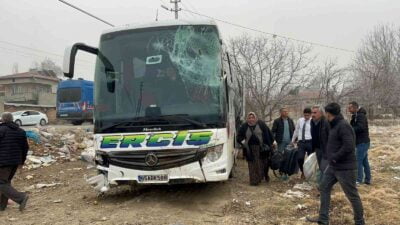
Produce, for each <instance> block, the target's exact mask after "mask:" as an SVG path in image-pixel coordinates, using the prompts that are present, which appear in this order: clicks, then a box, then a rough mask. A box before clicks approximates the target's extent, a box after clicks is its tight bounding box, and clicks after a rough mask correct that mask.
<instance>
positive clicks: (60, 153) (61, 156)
mask: <svg viewBox="0 0 400 225" xmlns="http://www.w3.org/2000/svg"><path fill="white" fill-rule="evenodd" d="M27 132H29V133H30V134H32V133H35V134H36V136H37V137H39V138H28V142H29V152H28V156H27V160H26V163H25V167H26V168H27V169H35V168H39V167H43V166H44V167H46V166H50V165H52V164H54V163H56V162H59V163H62V162H67V161H75V160H77V159H79V158H80V157H81V154H82V156H86V158H88V157H89V156H92V155H93V157H94V147H93V145H94V141H93V133H92V132H90V131H88V130H84V129H81V128H75V129H56V128H55V127H50V126H48V127H35V128H31V129H29V130H27ZM28 137H29V136H28ZM93 157H92V158H93Z"/></svg>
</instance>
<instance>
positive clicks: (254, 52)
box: [229, 35, 315, 120]
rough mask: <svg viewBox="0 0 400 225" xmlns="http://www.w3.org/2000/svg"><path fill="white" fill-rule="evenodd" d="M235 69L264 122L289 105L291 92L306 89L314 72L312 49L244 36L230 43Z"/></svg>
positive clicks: (251, 108)
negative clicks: (301, 88) (300, 88)
mask: <svg viewBox="0 0 400 225" xmlns="http://www.w3.org/2000/svg"><path fill="white" fill-rule="evenodd" d="M229 50H230V54H231V55H232V58H233V60H232V61H233V68H234V70H235V72H236V73H237V75H238V76H239V77H240V79H242V80H243V82H244V86H245V90H246V92H247V93H246V94H247V96H246V102H247V104H248V107H249V108H250V110H252V111H255V112H257V113H258V114H259V115H260V117H261V118H262V119H267V117H268V119H269V120H271V119H272V115H273V113H274V112H275V111H276V110H278V108H279V107H280V106H282V105H285V104H286V103H287V101H288V96H289V94H290V90H292V89H294V88H296V87H298V86H304V85H305V84H306V83H307V81H308V80H309V79H310V77H311V75H312V74H313V73H314V70H313V69H312V67H311V64H312V62H313V61H314V59H315V57H312V56H311V47H310V46H305V45H294V44H293V43H290V42H289V41H287V40H284V39H276V38H271V39H269V38H267V37H256V38H253V37H250V36H246V35H244V36H242V37H239V38H235V39H231V40H230V42H229Z"/></svg>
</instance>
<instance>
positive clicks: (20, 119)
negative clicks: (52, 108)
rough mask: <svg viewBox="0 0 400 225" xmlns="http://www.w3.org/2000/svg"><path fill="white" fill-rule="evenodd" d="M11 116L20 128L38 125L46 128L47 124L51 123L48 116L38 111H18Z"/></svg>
mask: <svg viewBox="0 0 400 225" xmlns="http://www.w3.org/2000/svg"><path fill="white" fill-rule="evenodd" d="M11 114H12V115H13V117H14V122H15V123H16V124H18V125H19V126H25V125H36V124H40V125H41V126H45V125H46V124H48V123H49V119H48V118H47V115H46V114H44V113H42V112H38V111H33V110H27V111H17V112H13V113H11Z"/></svg>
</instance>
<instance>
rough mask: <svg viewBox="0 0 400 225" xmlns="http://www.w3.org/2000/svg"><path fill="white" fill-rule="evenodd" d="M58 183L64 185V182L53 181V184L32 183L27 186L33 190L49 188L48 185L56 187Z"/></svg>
mask: <svg viewBox="0 0 400 225" xmlns="http://www.w3.org/2000/svg"><path fill="white" fill-rule="evenodd" d="M58 185H62V183H51V184H40V183H39V184H34V185H31V186H29V187H28V188H27V190H33V189H41V188H48V187H55V186H58Z"/></svg>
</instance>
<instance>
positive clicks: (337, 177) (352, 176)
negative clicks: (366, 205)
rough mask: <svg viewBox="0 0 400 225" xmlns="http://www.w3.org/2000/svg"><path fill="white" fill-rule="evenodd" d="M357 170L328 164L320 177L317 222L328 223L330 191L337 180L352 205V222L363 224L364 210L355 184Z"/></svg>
mask: <svg viewBox="0 0 400 225" xmlns="http://www.w3.org/2000/svg"><path fill="white" fill-rule="evenodd" d="M356 173H357V170H335V169H333V168H331V167H330V166H328V167H327V168H326V169H325V171H324V175H323V177H322V183H321V186H320V188H321V192H320V193H321V197H320V201H321V206H320V211H319V219H318V220H319V221H318V223H319V224H329V207H330V203H331V191H332V188H333V186H334V185H335V184H336V183H337V182H339V184H340V186H341V187H342V190H343V192H344V193H345V195H346V197H347V199H348V200H349V201H350V203H351V205H352V207H353V213H354V222H355V224H356V225H364V224H365V221H364V210H363V206H362V202H361V198H360V195H359V194H358V190H357V185H356Z"/></svg>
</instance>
